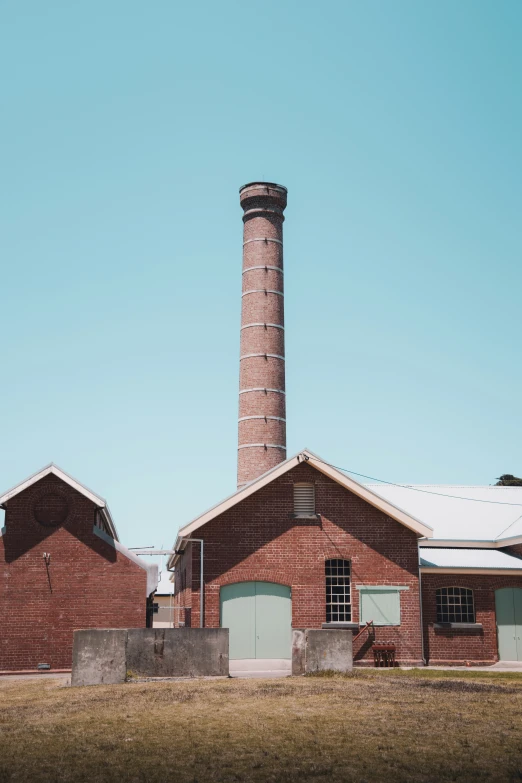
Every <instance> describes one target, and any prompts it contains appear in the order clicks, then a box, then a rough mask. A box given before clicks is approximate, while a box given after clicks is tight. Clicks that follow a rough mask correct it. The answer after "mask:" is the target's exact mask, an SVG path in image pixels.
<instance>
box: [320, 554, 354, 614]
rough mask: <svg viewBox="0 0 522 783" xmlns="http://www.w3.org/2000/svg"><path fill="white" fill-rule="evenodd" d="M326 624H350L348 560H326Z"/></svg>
mask: <svg viewBox="0 0 522 783" xmlns="http://www.w3.org/2000/svg"><path fill="white" fill-rule="evenodd" d="M324 570H325V575H326V622H327V623H336V622H350V621H351V619H352V609H351V601H350V562H349V561H348V560H340V559H338V558H335V559H333V560H326V561H325V564H324Z"/></svg>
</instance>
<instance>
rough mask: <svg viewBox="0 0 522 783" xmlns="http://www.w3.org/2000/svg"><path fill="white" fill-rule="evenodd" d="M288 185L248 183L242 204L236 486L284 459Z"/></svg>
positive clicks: (241, 200) (241, 197) (241, 198)
mask: <svg viewBox="0 0 522 783" xmlns="http://www.w3.org/2000/svg"><path fill="white" fill-rule="evenodd" d="M286 195H287V190H286V188H284V187H283V186H282V185H275V184H274V183H273V182H249V183H248V184H247V185H244V186H243V187H242V188H241V189H240V191H239V198H240V202H241V206H242V207H243V211H244V214H243V223H244V227H243V294H242V307H241V351H240V362H239V364H240V370H239V439H238V441H239V442H238V459H237V485H238V487H242V486H244V485H245V484H248V482H250V481H253V480H254V479H255V478H257V477H258V476H261V474H263V473H265V472H266V471H267V470H270V468H273V467H274V466H275V465H278V464H279V463H280V462H283V460H285V459H286V400H285V332H284V288H283V221H284V219H285V218H284V215H283V212H284V209H285V207H286Z"/></svg>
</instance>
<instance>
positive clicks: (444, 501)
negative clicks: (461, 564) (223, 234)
mask: <svg viewBox="0 0 522 783" xmlns="http://www.w3.org/2000/svg"><path fill="white" fill-rule="evenodd" d="M366 486H368V487H369V488H371V490H372V492H375V493H376V494H378V495H380V496H381V497H382V498H385V499H386V500H388V501H389V502H390V503H393V504H394V505H395V506H398V507H399V508H402V509H403V510H404V511H406V512H407V513H409V514H411V515H412V516H414V517H415V518H416V519H419V520H420V521H421V522H424V524H425V525H429V526H430V527H432V528H433V531H434V532H433V537H434V538H435V539H460V540H464V541H495V540H497V541H498V540H501V539H506V538H515V537H518V536H522V487H494V486H491V487H490V486H482V487H477V486H461V485H459V486H455V485H451V484H416V485H411V486H397V485H392V484H367V485H366ZM447 495H452V496H453V497H445V496H447ZM464 498H469V499H464Z"/></svg>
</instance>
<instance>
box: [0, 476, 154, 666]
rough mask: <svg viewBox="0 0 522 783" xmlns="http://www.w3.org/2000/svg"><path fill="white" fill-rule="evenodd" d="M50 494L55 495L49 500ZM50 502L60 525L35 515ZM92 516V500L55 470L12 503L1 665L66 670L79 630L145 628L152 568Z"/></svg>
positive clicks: (0, 577) (3, 547)
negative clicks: (100, 530)
mask: <svg viewBox="0 0 522 783" xmlns="http://www.w3.org/2000/svg"><path fill="white" fill-rule="evenodd" d="M49 495H52V496H53V497H54V500H53V499H51V500H50V501H47V500H45V498H46V497H48V496H49ZM42 499H43V500H42ZM39 501H40V502H39ZM48 502H50V504H51V506H53V507H54V510H56V507H57V506H58V505H60V504H61V505H62V506H65V510H66V518H65V521H64V522H63V523H62V524H60V525H59V526H57V527H50V526H45V525H42V524H40V523H39V522H37V521H36V519H35V515H34V509H35V504H38V505H37V508H38V509H40V513H41V508H42V506H44V507H45V504H46V503H48ZM51 510H52V509H51ZM94 516H95V506H94V504H93V503H92V502H91V501H90V500H88V499H87V498H86V497H84V496H83V495H81V494H80V493H78V492H77V491H76V490H74V489H73V488H72V487H70V486H69V485H67V484H65V483H64V482H62V481H61V480H60V479H59V478H57V477H56V476H52V475H50V476H47V477H45V478H44V479H42V480H41V481H39V482H37V483H36V484H34V485H33V486H32V487H30V488H28V489H27V490H25V491H24V492H21V493H20V494H19V495H16V496H15V497H13V498H12V499H11V500H10V501H9V502H8V504H7V509H6V515H5V528H6V530H5V534H4V535H3V536H1V537H0V629H1V630H0V670H17V669H35V668H36V667H37V665H38V664H39V663H49V664H51V666H52V667H53V668H54V669H60V668H65V669H67V668H70V666H71V660H72V643H73V630H75V629H80V628H126V627H130V628H140V627H144V626H145V623H146V616H145V615H146V612H145V608H146V596H145V593H146V572H145V571H144V570H143V569H142V568H140V567H139V566H138V565H136V564H135V563H133V562H132V561H131V560H129V559H128V558H126V557H125V556H124V555H122V554H121V553H119V552H117V551H116V550H115V549H114V548H113V547H112V546H110V545H109V544H107V543H106V542H104V541H103V540H102V539H100V538H99V537H98V536H96V535H95V534H94V533H93V525H94ZM44 517H45V514H44ZM44 552H45V553H48V554H50V556H51V557H50V563H49V567H48V570H47V568H46V564H45V560H44V557H43V554H44Z"/></svg>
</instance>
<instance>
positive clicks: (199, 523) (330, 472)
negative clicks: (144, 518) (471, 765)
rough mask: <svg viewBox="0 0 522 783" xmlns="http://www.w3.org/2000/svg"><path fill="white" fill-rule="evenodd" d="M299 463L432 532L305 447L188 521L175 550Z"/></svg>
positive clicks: (426, 534)
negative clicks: (193, 534) (196, 532)
mask: <svg viewBox="0 0 522 783" xmlns="http://www.w3.org/2000/svg"><path fill="white" fill-rule="evenodd" d="M301 462H310V463H311V464H312V465H313V466H314V468H315V469H316V470H318V471H319V472H320V473H323V475H325V476H328V477H329V478H331V479H332V480H333V481H335V482H336V483H337V484H340V485H341V486H343V487H345V489H347V490H349V491H350V492H353V494H355V495H357V496H358V497H360V498H361V499H362V500H365V501H366V502H367V503H369V504H370V505H372V506H374V508H377V509H378V510H379V511H381V512H382V513H384V514H386V516H389V517H391V518H392V519H394V520H395V521H396V522H399V523H400V524H402V525H403V526H404V527H406V528H408V529H410V530H411V531H412V532H414V533H416V535H417V536H419V537H423V538H431V536H432V535H433V529H432V528H431V527H429V526H428V525H425V524H424V523H423V522H421V521H420V520H418V519H415V517H412V516H411V514H408V513H406V512H405V511H404V510H403V509H400V508H398V507H397V506H394V505H393V504H392V503H390V502H389V501H387V500H386V499H385V498H383V497H381V496H380V495H378V494H377V493H374V492H372V490H370V489H368V488H367V487H366V486H365V485H364V484H360V483H359V482H358V481H355V479H352V478H350V477H349V476H347V475H346V474H345V473H343V472H342V471H340V470H338V469H337V468H334V467H332V466H331V465H330V464H329V463H327V462H324V461H323V460H321V459H320V457H318V456H317V455H316V454H314V453H313V452H311V451H309V450H308V449H303V451H300V452H299V453H298V454H296V455H294V456H293V457H289V458H288V459H287V460H285V462H281V463H280V464H279V465H277V466H276V467H275V468H272V469H271V470H269V471H267V472H266V473H264V474H263V475H262V476H259V478H258V479H256V480H255V481H252V482H250V484H247V485H246V487H242V488H241V489H239V490H238V491H237V492H234V494H233V495H230V496H229V497H228V498H226V499H225V500H223V501H221V502H220V503H217V504H216V505H215V506H212V508H210V509H209V510H208V511H206V512H205V513H204V514H201V515H200V516H198V517H196V518H195V519H193V520H192V521H191V522H189V524H188V525H185V527H182V528H181V529H180V530H179V532H178V536H177V539H176V545H175V547H174V548H175V549H178V548H179V547H178V544H179V543H180V541H181V540H182V539H184V538H187V537H190V536H191V535H192V533H193V532H194V531H195V530H198V529H199V528H200V527H203V525H205V524H206V523H207V522H210V521H211V520H212V519H214V518H215V517H217V516H219V515H220V514H223V513H224V512H225V511H228V509H229V508H232V507H233V506H235V505H236V504H237V503H240V502H241V501H243V500H246V498H247V497H249V496H250V495H253V494H254V493H255V492H257V491H258V490H260V489H262V488H263V487H265V486H266V485H267V484H270V483H271V482H272V481H275V479H277V478H279V476H282V475H283V474H285V473H288V471H289V470H292V468H294V467H296V466H297V465H299V464H300V463H301ZM176 560H177V556H176V555H172V556H171V558H170V559H169V562H168V565H169V567H171V566H172V565H173V564H174V563H175V562H176Z"/></svg>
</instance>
